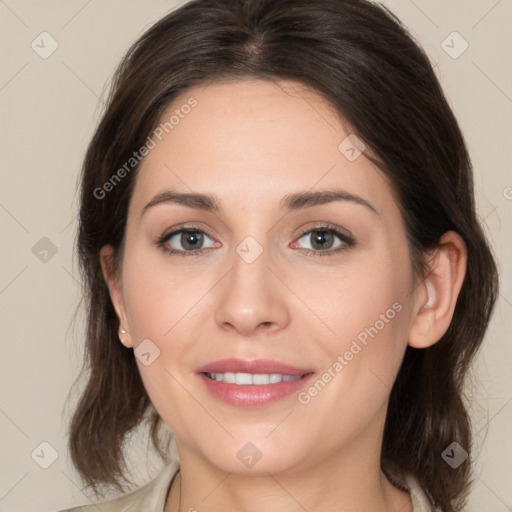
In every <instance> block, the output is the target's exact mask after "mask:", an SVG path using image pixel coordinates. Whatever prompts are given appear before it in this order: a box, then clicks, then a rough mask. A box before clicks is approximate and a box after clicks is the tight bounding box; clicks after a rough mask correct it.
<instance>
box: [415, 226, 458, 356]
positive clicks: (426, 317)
mask: <svg viewBox="0 0 512 512" xmlns="http://www.w3.org/2000/svg"><path fill="white" fill-rule="evenodd" d="M466 263H467V249H466V244H465V242H464V240H463V239H462V238H461V236H460V235H459V234H458V233H456V232H455V231H448V232H447V233H445V234H444V235H443V236H442V237H441V238H440V240H439V243H438V245H437V247H436V248H435V249H434V251H433V252H432V255H431V259H430V262H429V268H428V271H427V272H426V275H425V277H424V279H423V282H422V283H421V285H420V286H419V288H418V292H417V293H416V295H415V300H414V303H415V304H414V312H415V313H414V316H413V318H412V320H411V326H410V329H409V345H410V346H411V347H414V348H427V347H430V346H431V345H433V344H435V343H436V342H438V341H439V340H440V339H441V338H442V337H443V335H444V334H445V332H446V331H447V330H448V327H449V326H450V323H451V320H452V318H453V312H454V311H455V306H456V304H457V299H458V296H459V293H460V290H461V288H462V283H463V282H464V276H465V274H466Z"/></svg>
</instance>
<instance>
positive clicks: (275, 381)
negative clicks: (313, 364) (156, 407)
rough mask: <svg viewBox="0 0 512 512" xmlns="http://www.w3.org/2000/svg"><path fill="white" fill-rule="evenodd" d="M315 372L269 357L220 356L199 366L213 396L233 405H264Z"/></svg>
mask: <svg viewBox="0 0 512 512" xmlns="http://www.w3.org/2000/svg"><path fill="white" fill-rule="evenodd" d="M314 373H315V372H314V371H312V370H309V369H304V368H297V367H294V366H290V365H287V364H284V363H280V362H277V361H271V360H263V359H260V360H255V361H245V360H241V359H223V360H219V361H215V362H214V363H210V364H208V365H205V366H203V367H201V368H199V369H198V376H199V377H200V379H201V381H202V382H203V384H204V386H205V388H206V390H207V391H208V392H209V394H210V395H211V396H213V397H214V398H215V399H217V400H220V401H221V402H223V403H226V404H229V405H231V406H234V407H238V408H239V407H263V406H267V405H270V404H272V403H275V402H277V401H280V400H283V399H285V398H286V397H290V395H292V394H293V393H296V392H298V391H300V389H301V388H303V387H304V386H306V385H307V383H308V382H309V381H310V380H311V378H312V377H313V375H314Z"/></svg>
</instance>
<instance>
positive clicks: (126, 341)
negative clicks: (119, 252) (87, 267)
mask: <svg viewBox="0 0 512 512" xmlns="http://www.w3.org/2000/svg"><path fill="white" fill-rule="evenodd" d="M100 263H101V270H102V272H103V277H104V279H105V282H106V284H107V286H108V290H109V293H110V300H111V301H112V305H113V306H114V309H115V311H116V314H117V318H118V319H119V339H120V340H121V343H122V344H123V345H124V346H125V347H133V342H132V339H131V335H130V330H129V328H128V319H127V316H126V308H125V305H124V297H123V291H122V287H121V279H120V276H119V275H118V272H117V271H116V268H115V264H114V249H113V247H112V246H111V245H105V246H104V247H102V248H101V250H100Z"/></svg>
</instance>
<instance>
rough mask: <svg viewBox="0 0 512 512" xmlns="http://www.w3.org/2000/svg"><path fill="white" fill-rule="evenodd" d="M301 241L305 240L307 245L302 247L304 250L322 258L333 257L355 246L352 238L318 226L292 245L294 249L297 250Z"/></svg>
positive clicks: (326, 227) (335, 230) (329, 228)
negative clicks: (297, 245)
mask: <svg viewBox="0 0 512 512" xmlns="http://www.w3.org/2000/svg"><path fill="white" fill-rule="evenodd" d="M301 240H304V242H302V244H304V245H305V246H303V247H302V248H303V249H306V250H307V251H308V252H310V253H314V254H317V255H322V256H324V255H325V256H327V255H331V254H333V253H337V252H339V251H343V250H345V249H347V248H349V247H352V246H354V245H355V242H354V240H353V239H352V238H351V237H350V236H348V235H346V234H344V233H341V232H340V231H338V230H337V229H334V228H331V227H329V226H317V227H315V228H313V229H309V230H308V231H304V232H303V234H302V236H301V237H300V238H299V239H298V240H297V241H296V242H294V243H293V244H292V247H293V248H296V244H297V243H298V242H300V241H301Z"/></svg>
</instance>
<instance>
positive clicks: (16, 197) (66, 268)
mask: <svg viewBox="0 0 512 512" xmlns="http://www.w3.org/2000/svg"><path fill="white" fill-rule="evenodd" d="M383 3H384V4H385V5H387V6H388V7H389V8H390V9H391V10H393V11H394V12H395V13H396V14H397V15H398V17H399V18H401V19H402V21H403V22H404V23H405V24H406V25H407V26H408V27H409V29H410V30H411V32H412V34H413V35H414V36H415V37H416V38H417V39H418V41H419V42H420V43H421V44H422V46H423V47H424V48H425V50H426V51H427V53H428V55H429V56H430V58H431V59H432V61H433V62H434V63H435V64H436V68H435V69H436V72H437V74H438V77H439V78H440V80H441V84H442V85H443V87H444V89H445V91H446V94H447V96H448V98H449V100H450V103H451V105H452V107H453V109H454V111H455V114H456V116H457V118H458V120H459V123H460V125H461V127H462V130H463V132H464V134H465V137H466V140H467V143H468V146H469V149H470V153H471V157H472V160H473V164H474V171H475V187H476V196H477V204H478V214H479V216H480V218H481V219H482V221H483V223H484V227H485V230H486V233H487V234H488V236H489V239H490V241H491V243H492V245H493V247H494V250H495V253H496V255H497V257H498V260H499V265H500V273H501V295H500V298H499V302H498V304H497V306H496V310H495V314H494V317H493V320H492V324H491V326H490V328H489V331H488V334H487V336H486V339H485V342H484V345H483V348H482V351H481V353H480V355H479V357H478V360H477V362H476V365H475V367H476V374H475V377H474V379H473V381H474V388H473V399H472V403H473V411H472V413H473V417H474V422H475V431H476V432H477V436H476V441H477V444H478V446H479V450H480V452H479V457H478V460H477V465H476V472H475V485H474V488H473V492H472V495H471V499H470V506H469V507H468V510H470V511H474V512H477V511H481V510H489V511H491V510H492V511H493V512H505V511H510V510H512V442H511V439H512V428H511V427H512V372H511V371H510V366H511V360H512V357H511V356H512V344H511V342H510V332H511V330H512V329H511V328H512V321H511V319H512V279H511V277H512V276H511V274H512V265H511V258H510V256H511V254H512V237H511V225H512V172H511V165H510V157H509V153H510V150H511V135H512V66H511V60H510V54H511V52H512V30H511V27H512V2H510V1H509V0H501V1H494V0H493V1H492V2H491V1H489V2H488V1H484V0H480V1H469V0H458V1H453V0H452V1H446V0H428V1H427V0H414V1H413V0H401V1H398V0H389V1H385V2H383ZM177 5H178V3H177V2H175V1H170V0H168V1H165V0H149V1H144V2H142V1H139V2H135V1H126V0H125V1H121V0H102V1H98V0H92V1H91V0H89V1H81V2H73V1H63V0H54V1H47V0H46V1H35V0H25V1H21V0H18V1H15V0H5V1H4V2H0V38H1V44H2V63H1V69H0V73H1V74H0V109H1V116H2V121H1V130H2V131H1V152H0V155H1V163H0V166H1V167H0V168H1V171H0V172H1V187H0V226H1V247H2V248H1V267H0V314H1V318H2V324H1V326H2V327H1V336H2V344H1V350H2V354H1V358H0V371H1V373H0V375H1V383H2V385H1V387H0V431H1V439H0V443H1V462H0V511H9V512H15V511H43V510H57V509H60V508H64V507H69V506H72V505H79V504H85V503H89V499H88V497H87V496H86V495H85V494H83V493H82V492H81V491H80V487H81V484H80V480H79V478H78V476H77V474H76V472H75V471H74V469H73V468H72V465H71V462H70V459H69V457H68V453H67V448H66V429H67V424H68V421H69V417H70V413H71V409H72V404H73V400H72V401H71V402H69V403H68V404H67V405H66V398H67V396H68V392H69V389H70V387H71V384H72V382H73V380H74V379H75V378H76V377H77V374H78V370H79V367H80V363H81V355H82V344H83V328H82V320H81V317H80V316H79V317H78V319H77V323H76V327H74V328H73V327H72V326H71V321H72V318H73V314H74V311H75V307H76V305H77V304H78V301H79V298H80V287H79V278H78V273H77V266H76V260H74V258H73V244H74V236H75V231H76V227H77V223H76V213H77V196H76V187H77V177H78V173H79V169H80V165H81V161H82V158H83V155H84V151H85V148H86V145H87V144H88V141H89V139H90V138H91V136H92V133H93V130H94V128H95V126H96V124H97V122H98V119H99V115H100V113H101V110H102V102H101V99H104V97H105V96H104V92H105V90H106V85H107V84H108V81H109V79H110V77H111V76H112V73H113V71H114V69H115V67H116V65H117V63H118V61H119V60H120V58H121V57H122V55H123V54H124V52H125V51H126V50H127V49H128V47H129V46H130V45H131V43H132V42H134V41H135V40H136V39H137V38H138V36H139V35H140V34H141V33H142V32H143V31H144V30H145V29H147V28H148V27H149V26H150V25H152V24H153V23H154V22H155V21H157V20H158V19H159V18H161V17H162V16H163V15H164V14H166V13H167V12H169V11H170V10H171V9H173V8H174V7H176V6H177ZM454 31H457V32H458V33H459V34H460V35H461V36H462V38H463V39H464V40H465V41H467V43H468V45H469V46H468V48H467V49H466V51H464V52H463V53H462V54H461V55H460V56H458V57H457V58H453V55H455V53H458V52H459V51H460V50H461V49H462V48H463V47H462V46H461V45H462V44H463V41H462V40H461V39H458V36H453V35H450V34H452V33H453V32H454ZM42 32H48V33H49V34H50V35H51V38H53V39H54V40H55V41H56V43H57V44H58V48H57V49H56V51H55V52H54V53H52V54H51V55H50V56H48V57H47V58H42V57H41V55H40V54H43V55H44V52H49V51H50V50H51V49H52V46H51V45H52V44H55V43H53V42H52V41H51V39H50V37H49V36H46V35H43V36H40V34H41V33H42ZM454 37H455V39H454ZM42 38H44V42H43V43H41V39H42ZM447 38H448V39H447ZM445 40H446V42H445V43H444V45H445V47H446V45H449V46H448V47H451V48H450V49H449V51H450V52H451V53H452V56H450V55H449V54H448V53H447V52H446V51H445V49H443V47H442V42H443V41H445ZM33 41H35V42H34V46H35V48H36V49H37V50H36V49H33V47H32V46H31V44H32V43H33ZM45 251H47V252H45ZM146 438H147V436H146V434H144V433H141V435H140V437H139V438H138V439H134V445H133V452H132V453H131V456H130V459H131V465H132V466H131V467H132V468H133V472H134V475H135V480H136V482H138V483H139V484H142V483H144V482H145V481H147V480H148V479H150V478H152V477H154V476H155V474H156V473H157V472H158V470H159V469H160V467H161V464H160V465H159V460H158V459H157V458H155V457H154V456H153V455H151V456H150V457H149V462H146V461H147V458H146V457H145V455H144V449H145V447H146V440H147V439H146ZM41 443H49V445H50V446H51V447H52V448H50V447H48V446H47V445H41ZM41 450H42V451H41ZM52 450H55V452H56V454H57V459H56V460H55V462H54V463H53V464H52V465H51V466H50V467H49V468H48V469H44V468H43V467H41V465H44V464H46V463H49V462H50V461H51V460H50V458H51V456H52V453H53V451H52ZM37 454H39V458H38V457H37ZM41 454H43V455H41Z"/></svg>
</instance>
